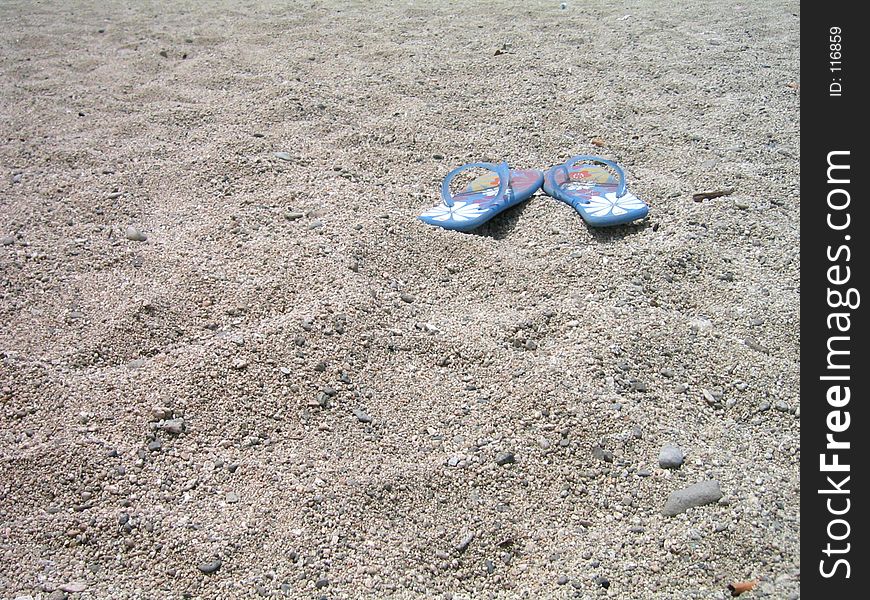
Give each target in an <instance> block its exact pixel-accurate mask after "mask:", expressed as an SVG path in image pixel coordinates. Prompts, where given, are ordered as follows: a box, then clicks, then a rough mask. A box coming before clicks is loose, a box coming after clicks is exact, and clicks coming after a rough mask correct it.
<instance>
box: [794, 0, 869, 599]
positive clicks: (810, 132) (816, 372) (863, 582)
mask: <svg viewBox="0 0 870 600" xmlns="http://www.w3.org/2000/svg"><path fill="white" fill-rule="evenodd" d="M860 6H861V5H860V4H857V3H855V4H848V3H840V2H824V3H805V4H803V5H802V6H801V10H802V15H801V48H800V52H801V88H800V89H801V115H802V117H803V118H802V120H801V121H802V122H801V207H800V210H801V595H802V597H804V598H822V597H825V598H836V599H837V600H847V599H851V598H866V597H868V594H870V564H868V562H867V560H866V557H867V551H866V550H867V546H868V544H870V539H868V532H867V528H866V526H865V523H866V512H867V511H868V510H870V506H868V498H867V493H866V492H862V491H860V490H867V488H868V484H870V467H868V465H867V462H866V457H868V440H870V420H868V419H870V417H868V414H867V409H866V403H867V383H866V382H867V379H868V377H870V369H868V365H867V356H868V349H870V344H868V341H867V328H866V321H867V319H866V317H865V313H866V311H867V307H865V306H864V304H865V303H870V296H865V295H864V294H863V293H862V292H864V291H865V287H864V286H863V281H864V279H865V278H864V277H863V275H864V272H865V271H866V270H867V269H868V268H870V265H868V263H867V260H866V258H867V253H866V250H865V249H866V246H867V238H868V237H870V233H868V229H867V228H868V227H870V217H868V211H867V209H866V206H867V202H868V198H867V197H866V191H865V190H866V187H867V185H866V180H867V178H868V171H867V169H866V167H865V159H866V156H867V150H866V145H867V144H868V141H867V139H866V137H865V136H864V134H863V132H862V130H863V129H864V123H865V122H866V121H867V116H866V113H864V114H862V113H863V111H860V108H861V107H866V106H867V104H868V102H867V101H866V100H864V99H863V97H862V96H863V94H864V85H863V81H862V79H863V78H864V72H865V68H866V66H865V63H864V60H865V56H864V55H865V52H864V51H865V49H866V46H867V39H868V37H870V31H868V30H867V25H868V24H867V21H866V20H864V19H863V18H861V16H860V15H859V10H858V7H860ZM859 282H861V283H859ZM822 594H824V596H823V595H822Z"/></svg>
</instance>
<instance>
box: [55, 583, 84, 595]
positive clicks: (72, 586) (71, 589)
mask: <svg viewBox="0 0 870 600" xmlns="http://www.w3.org/2000/svg"><path fill="white" fill-rule="evenodd" d="M60 589H61V590H62V591H64V592H68V593H70V594H80V593H82V592H83V591H85V590H86V589H88V584H86V583H84V582H83V581H70V582H69V583H65V584H63V585H62V586H60Z"/></svg>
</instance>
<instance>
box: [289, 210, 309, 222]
mask: <svg viewBox="0 0 870 600" xmlns="http://www.w3.org/2000/svg"><path fill="white" fill-rule="evenodd" d="M304 216H305V213H301V212H296V211H290V212H287V213H284V218H285V219H287V220H288V221H296V220H297V219H301V218H302V217H304Z"/></svg>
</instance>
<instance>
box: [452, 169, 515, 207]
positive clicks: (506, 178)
mask: <svg viewBox="0 0 870 600" xmlns="http://www.w3.org/2000/svg"><path fill="white" fill-rule="evenodd" d="M474 168H483V169H489V170H490V171H495V173H497V174H498V196H496V198H498V199H499V200H501V199H502V198H504V196H505V193H506V192H507V191H508V184H509V183H510V176H511V170H510V167H508V164H507V163H506V162H502V163H501V164H498V165H496V164H493V163H484V162H475V163H468V164H467V165H462V166H461V167H457V168H455V169H453V170H452V171H450V172H449V173H448V174H447V177H445V178H444V182H443V183H442V184H441V199H442V200H444V204H446V205H447V206H453V202H454V198H453V194H451V193H450V183H451V182H452V181H453V178H454V177H456V176H457V175H459V174H460V173H461V172H462V171H467V170H468V169H474Z"/></svg>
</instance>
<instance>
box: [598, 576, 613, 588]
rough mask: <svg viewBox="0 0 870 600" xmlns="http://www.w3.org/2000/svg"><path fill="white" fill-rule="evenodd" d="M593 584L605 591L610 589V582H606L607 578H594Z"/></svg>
mask: <svg viewBox="0 0 870 600" xmlns="http://www.w3.org/2000/svg"><path fill="white" fill-rule="evenodd" d="M595 583H597V584H598V585H600V586H601V587H603V588H604V589H605V590H606V589H607V588H609V587H610V580H608V579H607V577H602V576H601V575H599V576H598V577H596V578H595Z"/></svg>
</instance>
